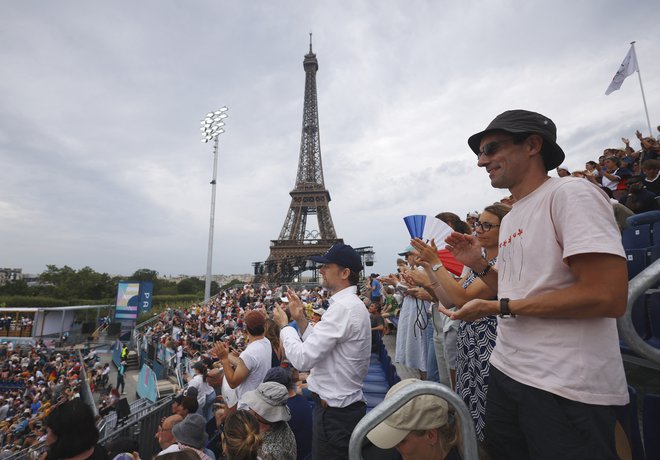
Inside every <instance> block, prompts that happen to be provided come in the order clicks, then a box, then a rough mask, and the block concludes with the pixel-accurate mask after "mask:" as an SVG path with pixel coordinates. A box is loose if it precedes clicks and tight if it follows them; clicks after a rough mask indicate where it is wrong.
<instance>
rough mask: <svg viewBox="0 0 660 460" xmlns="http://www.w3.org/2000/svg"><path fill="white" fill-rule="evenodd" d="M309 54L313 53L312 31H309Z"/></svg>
mask: <svg viewBox="0 0 660 460" xmlns="http://www.w3.org/2000/svg"><path fill="white" fill-rule="evenodd" d="M309 54H313V53H312V33H311V32H310V33H309Z"/></svg>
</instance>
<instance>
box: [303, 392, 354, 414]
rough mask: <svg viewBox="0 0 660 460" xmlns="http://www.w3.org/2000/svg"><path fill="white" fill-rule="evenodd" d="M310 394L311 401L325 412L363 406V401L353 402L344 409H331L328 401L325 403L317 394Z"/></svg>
mask: <svg viewBox="0 0 660 460" xmlns="http://www.w3.org/2000/svg"><path fill="white" fill-rule="evenodd" d="M310 393H311V394H312V399H313V400H314V401H316V402H318V403H319V405H320V406H321V407H322V408H323V410H327V409H349V408H350V409H352V408H354V407H355V406H359V405H364V401H356V402H354V403H353V404H349V405H348V406H346V407H333V406H331V405H329V404H328V401H326V400H325V399H322V398H321V397H320V396H319V394H318V393H315V392H313V391H310Z"/></svg>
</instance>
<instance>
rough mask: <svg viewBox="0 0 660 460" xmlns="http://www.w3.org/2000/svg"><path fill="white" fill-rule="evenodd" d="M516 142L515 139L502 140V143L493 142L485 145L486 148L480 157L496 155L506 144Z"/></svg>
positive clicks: (480, 153) (480, 151)
mask: <svg viewBox="0 0 660 460" xmlns="http://www.w3.org/2000/svg"><path fill="white" fill-rule="evenodd" d="M508 142H514V139H502V140H501V141H493V142H489V143H488V144H486V145H484V148H483V149H481V150H479V156H481V155H486V156H487V157H488V156H490V155H493V154H495V153H496V152H497V151H498V150H499V149H500V148H501V147H502V146H503V145H504V144H506V143H508Z"/></svg>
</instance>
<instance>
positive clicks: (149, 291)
mask: <svg viewBox="0 0 660 460" xmlns="http://www.w3.org/2000/svg"><path fill="white" fill-rule="evenodd" d="M153 291H154V283H152V282H151V281H140V313H146V312H148V311H149V310H151V301H152V298H153Z"/></svg>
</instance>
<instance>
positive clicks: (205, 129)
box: [200, 106, 229, 302]
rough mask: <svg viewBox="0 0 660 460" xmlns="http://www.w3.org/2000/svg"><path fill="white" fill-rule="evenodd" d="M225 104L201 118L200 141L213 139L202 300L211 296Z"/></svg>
mask: <svg viewBox="0 0 660 460" xmlns="http://www.w3.org/2000/svg"><path fill="white" fill-rule="evenodd" d="M227 110H229V109H228V108H227V107H226V106H225V107H221V108H220V109H218V110H216V111H214V112H209V113H207V114H206V116H205V117H204V119H203V120H202V127H201V128H200V131H202V142H204V143H207V142H208V141H210V140H211V139H213V180H212V181H211V219H210V222H209V248H208V254H207V256H206V283H205V285H204V302H208V300H209V298H211V266H212V262H213V225H214V222H215V185H216V179H217V177H218V137H219V136H220V134H222V133H224V132H225V130H224V129H223V128H222V127H223V126H224V125H225V122H224V121H223V120H224V119H225V118H227V117H228V116H229V115H227Z"/></svg>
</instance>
